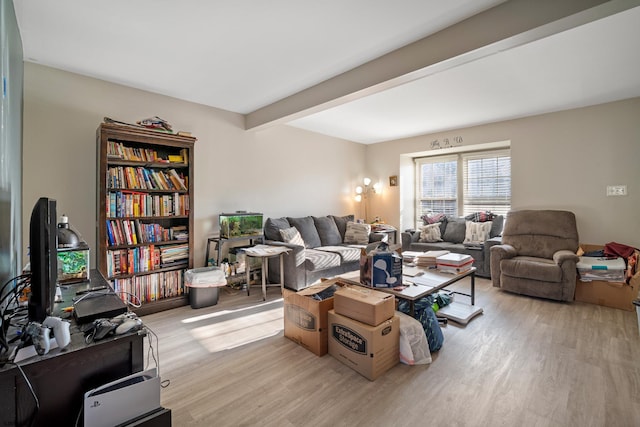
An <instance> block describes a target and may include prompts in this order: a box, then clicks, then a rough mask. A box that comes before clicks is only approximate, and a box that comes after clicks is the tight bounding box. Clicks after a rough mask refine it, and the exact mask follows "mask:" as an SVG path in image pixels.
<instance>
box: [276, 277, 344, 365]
mask: <svg viewBox="0 0 640 427" xmlns="http://www.w3.org/2000/svg"><path fill="white" fill-rule="evenodd" d="M333 285H338V286H341V283H340V282H339V281H338V280H327V281H324V282H322V283H319V284H316V285H312V286H309V287H308V288H305V289H303V290H301V291H299V292H294V291H291V290H289V289H284V290H283V292H282V296H283V299H284V336H285V337H287V338H289V339H290V340H292V341H294V342H296V343H298V344H299V345H301V346H302V347H304V348H306V349H307V350H309V351H310V352H312V353H315V354H316V355H318V356H324V355H325V354H327V336H328V329H327V312H328V311H329V310H331V309H332V308H333V302H334V299H333V298H327V299H325V300H322V301H318V300H316V299H314V298H312V295H314V294H317V293H318V292H321V291H324V290H326V289H327V288H329V287H331V286H333Z"/></svg>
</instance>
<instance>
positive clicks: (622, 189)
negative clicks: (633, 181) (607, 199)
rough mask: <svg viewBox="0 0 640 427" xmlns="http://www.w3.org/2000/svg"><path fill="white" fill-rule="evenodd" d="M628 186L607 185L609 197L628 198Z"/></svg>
mask: <svg viewBox="0 0 640 427" xmlns="http://www.w3.org/2000/svg"><path fill="white" fill-rule="evenodd" d="M626 195H627V186H626V185H607V196H626Z"/></svg>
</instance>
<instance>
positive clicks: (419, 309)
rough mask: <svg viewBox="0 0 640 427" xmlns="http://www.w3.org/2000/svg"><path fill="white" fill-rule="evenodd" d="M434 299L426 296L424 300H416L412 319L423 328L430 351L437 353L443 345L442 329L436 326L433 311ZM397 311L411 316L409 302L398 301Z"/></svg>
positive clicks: (436, 319)
mask: <svg viewBox="0 0 640 427" xmlns="http://www.w3.org/2000/svg"><path fill="white" fill-rule="evenodd" d="M433 302H434V299H433V297H432V296H431V295H427V296H426V297H424V298H420V299H419V300H416V302H415V307H414V315H413V317H414V318H415V319H417V320H418V321H419V322H420V323H421V324H422V327H423V328H424V332H425V334H426V335H427V343H428V344H429V350H430V351H432V352H433V351H438V350H440V348H441V347H442V344H443V343H444V335H443V334H442V329H441V328H440V325H439V324H438V318H437V317H436V313H435V312H434V311H433V308H432V305H433ZM398 311H400V312H402V313H405V314H411V304H410V302H409V301H406V300H400V302H399V303H398Z"/></svg>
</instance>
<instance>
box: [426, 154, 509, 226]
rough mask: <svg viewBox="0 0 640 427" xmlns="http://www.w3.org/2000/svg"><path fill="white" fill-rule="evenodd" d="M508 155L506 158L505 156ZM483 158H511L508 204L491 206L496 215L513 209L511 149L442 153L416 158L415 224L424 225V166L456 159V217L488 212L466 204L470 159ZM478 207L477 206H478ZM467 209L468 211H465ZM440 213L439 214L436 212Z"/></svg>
mask: <svg viewBox="0 0 640 427" xmlns="http://www.w3.org/2000/svg"><path fill="white" fill-rule="evenodd" d="M505 155H506V156H505ZM482 157H487V158H491V157H509V182H508V189H509V197H508V203H500V204H499V205H500V206H504V208H502V209H498V208H496V206H495V204H494V205H491V206H492V207H493V209H490V210H492V211H493V212H495V213H496V214H506V212H508V210H509V209H510V208H511V200H512V197H511V181H512V173H511V147H510V146H503V147H500V148H497V147H496V148H490V149H483V150H468V151H459V152H456V153H442V154H438V155H431V156H422V157H416V158H414V167H415V186H414V195H415V205H414V213H415V222H416V225H417V226H418V227H419V226H421V225H422V220H421V217H422V215H424V213H426V212H423V211H422V201H423V200H425V198H423V197H422V165H424V164H426V163H440V162H446V161H451V160H452V159H455V161H456V162H457V167H456V180H457V183H456V185H457V187H456V188H457V191H456V214H455V215H456V216H458V217H461V216H465V215H468V214H470V213H473V212H477V211H478V210H488V209H475V208H473V207H468V204H466V203H465V190H466V188H467V186H468V185H467V182H466V181H467V180H466V173H467V172H468V171H467V170H466V167H467V164H468V163H467V162H468V159H472V158H476V159H477V158H482ZM471 206H473V205H471ZM476 206H477V205H476ZM465 208H467V209H465ZM469 209H471V210H472V212H471V211H469V212H467V210H469ZM474 209H475V210H474ZM434 213H438V212H434Z"/></svg>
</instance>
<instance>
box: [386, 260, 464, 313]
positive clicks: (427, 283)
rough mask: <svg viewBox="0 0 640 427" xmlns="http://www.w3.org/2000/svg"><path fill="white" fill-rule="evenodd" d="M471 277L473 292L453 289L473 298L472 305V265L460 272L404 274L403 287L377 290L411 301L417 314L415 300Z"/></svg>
mask: <svg viewBox="0 0 640 427" xmlns="http://www.w3.org/2000/svg"><path fill="white" fill-rule="evenodd" d="M465 277H471V292H470V293H468V294H467V293H464V292H460V291H452V292H453V293H454V294H458V295H464V296H467V297H469V298H471V305H475V302H476V297H475V293H476V268H475V267H471V269H469V270H468V271H465V272H463V273H459V274H448V273H440V272H438V271H437V270H422V271H421V272H420V274H419V275H417V276H403V289H402V290H395V289H393V288H375V289H376V290H377V291H381V292H386V293H388V294H392V295H395V296H396V297H397V298H400V299H404V300H407V301H409V307H410V314H411V316H412V317H413V315H414V314H415V302H416V300H419V299H420V298H423V297H425V296H427V295H431V294H435V293H436V292H438V291H439V290H441V289H444V288H446V287H448V286H451V285H452V284H454V283H456V282H458V281H460V280H462V279H464V278H465Z"/></svg>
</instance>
